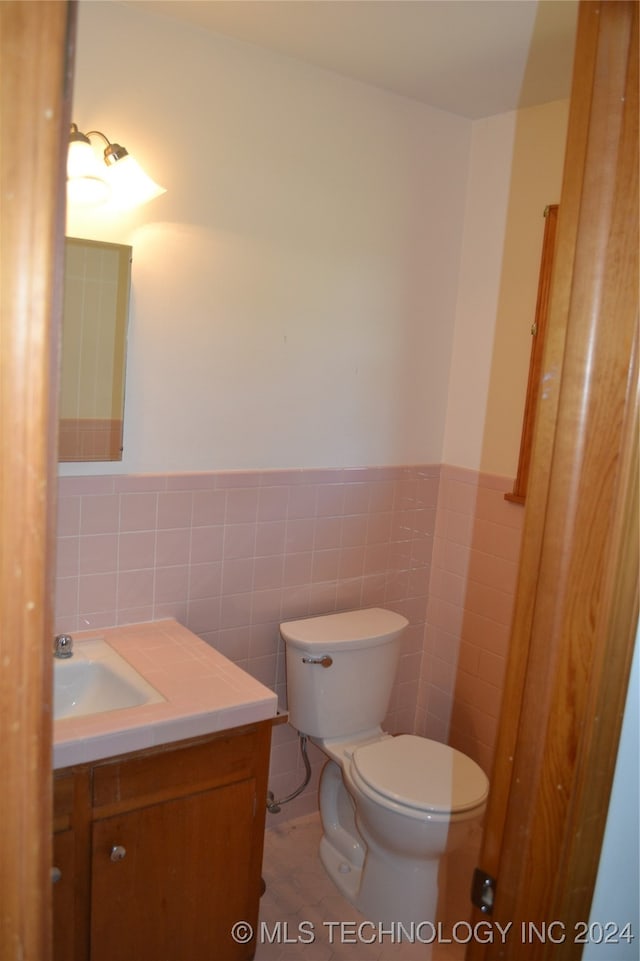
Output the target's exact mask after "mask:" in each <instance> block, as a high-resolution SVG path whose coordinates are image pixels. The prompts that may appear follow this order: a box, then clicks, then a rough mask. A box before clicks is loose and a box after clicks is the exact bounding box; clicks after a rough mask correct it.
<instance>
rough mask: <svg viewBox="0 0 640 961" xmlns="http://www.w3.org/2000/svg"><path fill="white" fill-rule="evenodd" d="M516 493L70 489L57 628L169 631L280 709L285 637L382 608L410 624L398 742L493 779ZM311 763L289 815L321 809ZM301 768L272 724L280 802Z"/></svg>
mask: <svg viewBox="0 0 640 961" xmlns="http://www.w3.org/2000/svg"><path fill="white" fill-rule="evenodd" d="M508 486H509V484H508V482H507V481H506V480H505V479H503V478H494V477H491V476H488V475H481V474H477V473H474V472H470V471H464V470H460V469H457V468H450V467H446V466H445V467H440V466H439V465H412V466H403V467H381V468H353V469H343V470H281V471H272V470H269V471H247V472H220V473H194V474H166V475H108V476H107V475H101V476H93V477H61V478H60V479H59V494H58V496H59V517H58V539H57V548H58V551H57V577H56V631H57V632H60V631H70V632H73V631H77V630H85V629H87V628H95V627H111V626H115V625H120V624H127V623H134V622H138V621H147V620H157V619H160V618H164V617H175V618H176V619H177V620H178V621H180V622H181V623H182V624H184V625H186V626H187V627H188V628H190V629H191V630H192V631H194V633H196V634H198V635H199V636H200V637H202V638H203V639H204V640H205V641H207V642H208V643H210V644H212V645H213V646H214V647H215V648H217V649H218V650H220V651H221V652H222V653H223V654H225V655H226V656H227V657H229V658H230V659H231V660H233V661H234V662H235V663H237V664H239V665H240V666H242V667H243V668H244V669H245V670H247V671H248V672H249V673H250V674H252V675H253V676H254V677H256V678H257V679H258V680H260V681H262V682H263V683H264V684H266V685H267V686H269V687H271V688H272V689H274V690H275V691H276V692H277V694H278V696H279V699H280V704H281V706H282V707H283V708H284V707H286V686H285V669H284V650H283V645H282V641H281V640H280V637H279V632H278V625H279V623H280V622H281V621H282V620H287V619H291V618H297V617H304V616H307V615H313V614H321V613H325V612H329V611H335V610H345V609H349V608H357V607H367V606H385V607H388V608H391V609H393V610H395V611H398V612H399V613H401V614H404V615H405V616H406V617H407V619H408V620H409V622H410V627H409V629H408V630H407V632H406V634H405V636H404V639H403V646H402V653H401V658H400V665H399V670H398V674H397V678H396V682H395V685H394V690H393V694H392V699H391V704H390V710H389V715H388V717H387V719H386V726H387V729H388V730H390V731H392V732H400V731H418V732H420V733H425V734H428V735H430V736H433V737H437V738H438V739H441V740H450V741H451V743H454V744H455V746H457V747H461V749H464V750H466V751H467V753H469V754H471V755H472V756H474V757H475V758H476V759H477V760H478V761H479V762H480V763H482V764H484V765H485V766H487V763H488V762H490V755H491V750H492V744H493V737H494V734H495V719H496V717H497V710H498V706H499V698H500V688H501V682H502V672H503V667H504V656H505V652H506V643H507V639H508V621H509V617H510V611H511V604H512V598H513V587H514V583H515V568H516V559H517V553H518V547H519V535H520V524H521V516H522V509H521V508H518V507H517V506H515V505H512V504H508V503H507V502H505V501H504V500H503V499H502V492H503V491H504V490H506V489H507V488H508ZM425 655H426V656H425ZM311 760H312V765H313V771H314V776H313V778H312V781H311V783H310V785H309V787H308V788H307V789H306V791H305V792H304V793H303V794H302V795H301V797H299V798H298V799H297V800H296V801H294V802H292V803H291V804H290V805H287V808H286V809H284V810H283V812H282V814H281V815H279V816H278V817H279V818H281V819H282V818H284V817H287V818H288V817H295V816H299V815H301V814H304V813H307V812H309V811H311V810H314V809H315V807H316V804H317V802H316V787H317V777H318V774H319V771H320V767H321V764H322V756H321V755H320V752H318V751H317V750H316V749H314V748H312V750H311ZM303 770H304V769H303V766H302V762H301V759H300V757H299V754H298V744H297V737H296V734H295V732H294V731H293V730H292V729H291V728H290V727H289V726H288V725H284V726H280V727H277V728H276V729H275V730H274V742H273V751H272V773H271V780H270V788H271V790H272V791H273V792H274V794H275V795H276V797H281V796H284V795H286V794H288V793H290V792H291V791H292V790H293V788H294V787H296V786H297V784H298V783H300V781H301V780H302V774H303Z"/></svg>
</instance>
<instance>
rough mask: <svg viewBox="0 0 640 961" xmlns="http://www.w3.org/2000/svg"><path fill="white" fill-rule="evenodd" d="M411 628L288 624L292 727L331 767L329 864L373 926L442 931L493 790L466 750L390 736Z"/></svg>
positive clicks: (326, 819)
mask: <svg viewBox="0 0 640 961" xmlns="http://www.w3.org/2000/svg"><path fill="white" fill-rule="evenodd" d="M407 625H408V621H407V620H406V618H404V617H402V616H401V615H400V614H396V613H394V612H392V611H387V610H383V609H381V608H371V609H367V610H360V611H346V612H342V613H338V614H326V615H322V616H320V617H310V618H305V619H303V620H297V621H289V622H287V623H284V624H281V625H280V632H281V635H282V638H283V640H284V642H285V647H286V665H287V697H288V710H289V722H290V724H292V726H293V727H295V728H297V730H298V731H299V732H300V733H301V734H306V735H307V736H308V737H309V738H310V740H311V741H313V743H314V744H316V745H317V746H318V747H319V748H320V749H321V750H322V751H323V752H324V754H326V756H327V757H328V759H329V760H328V762H327V764H326V765H325V767H324V769H323V771H322V775H321V779H320V788H319V806H320V817H321V820H322V829H323V836H322V840H321V842H320V859H321V861H322V863H323V865H324V867H325V869H326V871H327V873H328V874H329V877H330V878H331V879H332V880H333V882H334V883H335V885H336V887H337V888H338V890H339V891H340V892H341V894H342V895H343V896H344V897H346V898H347V900H348V901H350V902H351V904H353V906H354V907H355V908H357V909H358V910H359V911H360V912H361V913H362V914H363V915H364V916H365V917H366V918H367V919H368V920H369V921H371V922H374V923H380V922H383V923H385V924H393V923H394V922H397V923H399V924H402V925H404V926H405V927H407V926H409V925H412V924H413V925H417V924H420V923H421V922H433V921H434V919H435V915H436V908H437V903H438V868H439V864H440V861H441V859H442V858H443V856H444V855H446V854H447V853H449V852H450V851H452V850H454V849H456V848H458V847H461V846H462V845H463V844H464V843H465V841H466V840H467V839H468V838H469V837H470V836H471V834H472V832H473V831H474V830H475V829H476V826H477V824H478V822H479V821H480V819H481V818H482V816H483V814H484V810H485V806H486V799H487V794H488V789H489V782H488V780H487V777H486V775H485V774H484V772H483V771H482V769H481V768H480V767H479V766H478V765H477V764H476V763H475V761H472V760H471V758H468V757H467V756H466V755H465V754H462V753H461V752H460V751H456V750H455V749H454V748H451V747H448V746H447V745H445V744H440V743H439V742H437V741H432V740H429V739H428V738H424V737H418V736H416V735H413V734H400V735H398V736H396V737H392V736H391V735H389V734H386V733H385V732H384V731H383V730H382V727H381V724H382V721H383V719H384V717H385V715H386V713H387V709H388V705H389V698H390V695H391V689H392V686H393V681H394V677H395V671H396V667H397V663H398V656H399V651H400V637H401V635H402V632H403V631H404V629H405V628H406V627H407Z"/></svg>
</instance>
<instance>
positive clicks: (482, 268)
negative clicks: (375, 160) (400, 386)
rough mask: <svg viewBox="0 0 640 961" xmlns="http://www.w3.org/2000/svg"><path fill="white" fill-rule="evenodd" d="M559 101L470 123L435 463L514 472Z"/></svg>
mask: <svg viewBox="0 0 640 961" xmlns="http://www.w3.org/2000/svg"><path fill="white" fill-rule="evenodd" d="M567 119H568V101H558V102H555V103H550V104H544V105H543V106H540V107H530V108H528V109H526V110H520V111H517V112H515V113H508V114H501V115H499V116H496V117H489V118H487V119H486V120H480V121H477V122H476V123H474V125H473V134H472V146H471V161H470V167H469V179H468V191H467V205H466V211H465V226H464V241H463V252H462V269H461V274H460V284H459V293H458V305H457V310H456V326H455V335H454V349H453V358H452V364H451V372H450V382H449V397H448V404H447V422H446V430H445V440H444V451H443V458H442V459H443V462H444V463H447V464H453V465H456V466H460V467H468V468H471V469H482V470H484V471H488V472H490V473H494V474H502V475H506V476H515V472H516V467H517V459H518V450H519V444H520V431H521V426H522V414H523V410H524V398H525V390H526V384H527V373H528V366H529V355H530V351H531V335H530V329H531V324H532V322H533V319H534V315H535V305H536V293H537V285H538V271H539V267H540V253H541V250H542V235H543V229H544V217H543V213H544V208H545V207H546V206H547V205H548V204H553V203H558V201H559V198H560V188H561V182H562V167H563V161H564V145H565V139H566V128H567Z"/></svg>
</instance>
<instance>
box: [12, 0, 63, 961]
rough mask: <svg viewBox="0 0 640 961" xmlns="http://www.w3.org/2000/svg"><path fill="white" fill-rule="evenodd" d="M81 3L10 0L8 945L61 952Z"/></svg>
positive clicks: (33, 955)
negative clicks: (65, 478) (63, 426)
mask: <svg viewBox="0 0 640 961" xmlns="http://www.w3.org/2000/svg"><path fill="white" fill-rule="evenodd" d="M73 19H74V16H73V8H72V7H71V6H70V5H69V4H67V3H66V2H61V0H52V2H32V3H26V2H17V0H6V2H1V3H0V62H1V63H2V80H1V83H0V145H1V148H0V312H1V313H0V465H1V466H0V545H1V550H0V557H1V560H0V611H1V612H2V614H1V623H0V665H1V669H0V713H1V718H2V737H0V771H2V784H3V792H2V817H1V818H0V891H2V897H1V898H0V957H2V958H6V959H7V961H18V959H25V958H26V959H38V961H48V959H49V958H50V956H51V791H52V789H51V728H52V722H51V673H52V668H51V663H52V657H51V647H52V641H53V603H52V589H53V572H54V564H53V552H52V547H53V543H54V524H55V510H54V506H55V490H56V478H57V396H58V353H59V340H60V329H61V327H60V324H61V317H62V297H61V292H62V283H61V277H62V272H61V267H62V253H63V249H64V248H63V239H64V225H65V207H64V201H65V192H64V181H65V167H66V156H65V155H66V141H67V138H68V130H69V121H70V116H69V113H70V102H71V100H70V92H71V71H70V63H71V62H72V57H71V56H68V53H67V51H68V50H69V49H70V31H71V27H72V22H73Z"/></svg>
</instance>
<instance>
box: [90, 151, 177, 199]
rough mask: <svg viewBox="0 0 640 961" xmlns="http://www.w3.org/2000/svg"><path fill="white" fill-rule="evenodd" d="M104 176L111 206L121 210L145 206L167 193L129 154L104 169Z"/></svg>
mask: <svg viewBox="0 0 640 961" xmlns="http://www.w3.org/2000/svg"><path fill="white" fill-rule="evenodd" d="M104 176H105V179H106V180H107V182H108V183H109V185H110V187H111V206H113V207H118V208H120V209H122V210H128V209H129V208H131V207H138V206H140V205H141V204H146V203H148V202H149V201H150V200H154V199H155V198H156V197H159V196H160V195H161V194H164V193H166V192H167V191H166V189H165V187H161V186H160V185H159V184H157V183H156V182H155V181H154V180H152V179H151V177H149V175H148V174H146V173H145V172H144V170H143V169H142V167H141V166H140V164H139V163H138V161H137V160H134V158H133V157H132V156H131V155H130V154H125V156H124V157H122V158H121V159H120V160H117V161H116V162H115V163H113V162H112V163H111V164H110V165H109V166H108V167H106V169H105V174H104Z"/></svg>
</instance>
